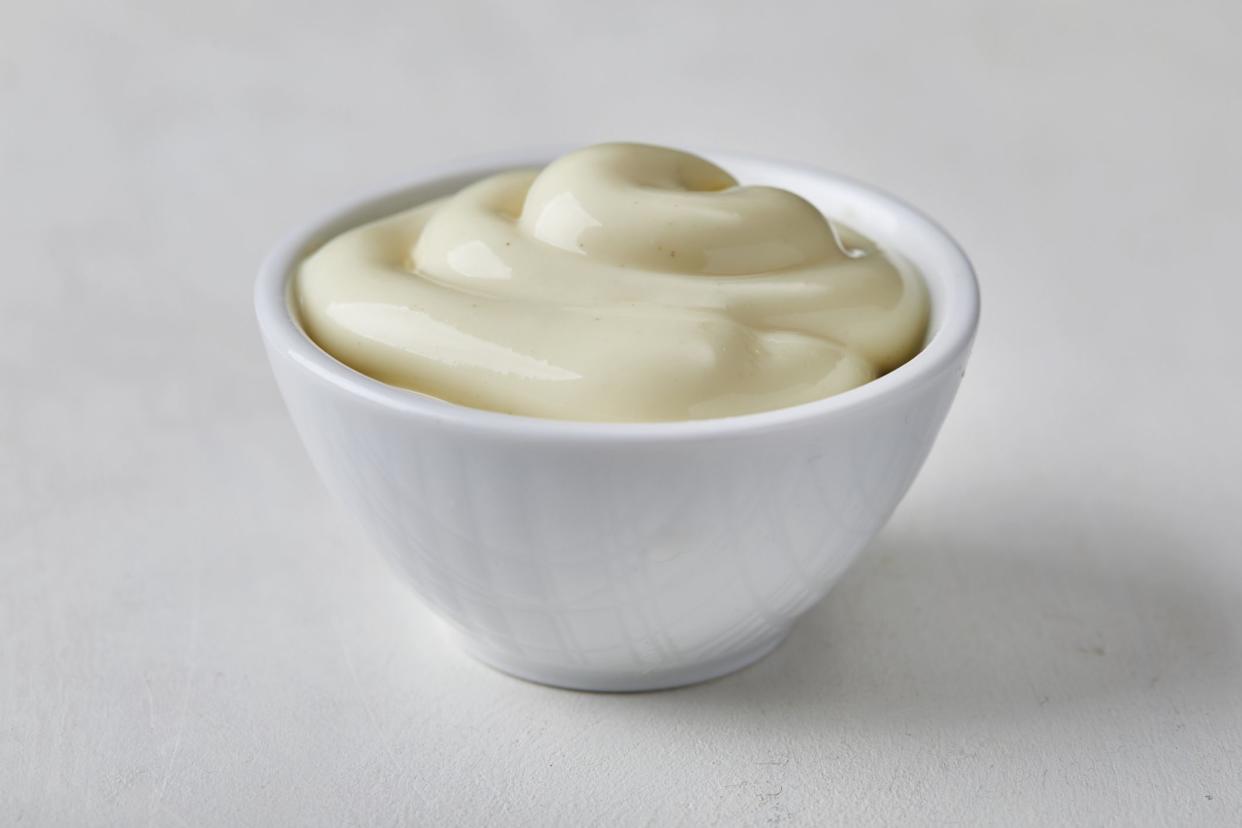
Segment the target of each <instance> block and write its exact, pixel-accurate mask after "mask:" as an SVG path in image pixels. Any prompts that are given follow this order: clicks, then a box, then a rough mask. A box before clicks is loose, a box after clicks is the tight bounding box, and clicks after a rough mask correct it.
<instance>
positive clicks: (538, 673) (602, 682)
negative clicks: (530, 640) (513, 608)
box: [446, 625, 793, 693]
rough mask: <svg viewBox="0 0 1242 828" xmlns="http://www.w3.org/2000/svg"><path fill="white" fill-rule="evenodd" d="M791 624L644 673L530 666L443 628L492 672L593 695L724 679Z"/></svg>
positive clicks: (780, 637)
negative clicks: (696, 659) (705, 656)
mask: <svg viewBox="0 0 1242 828" xmlns="http://www.w3.org/2000/svg"><path fill="white" fill-rule="evenodd" d="M792 626H793V625H790V626H789V627H785V628H783V629H780V630H777V631H776V632H775V633H774V634H772V635H770V636H768V637H766V638H761V639H759V641H757V642H756V643H754V644H752V645H751V646H749V647H747V648H746V649H744V650H742V651H740V652H735V653H727V654H725V655H723V656H720V657H717V658H713V659H710V660H708V661H703V662H700V663H698V664H692V665H690V666H688V667H671V668H665V669H656V670H648V671H644V672H639V671H635V672H616V671H604V670H591V669H588V668H578V667H556V666H548V665H544V664H530V663H527V662H525V661H524V660H523V659H522V658H521V657H514V656H512V655H510V654H508V653H504V652H500V651H498V650H495V649H493V648H490V647H487V646H480V645H479V644H477V643H476V642H474V641H471V640H469V639H467V638H466V637H465V636H463V635H461V634H460V633H458V632H457V631H455V630H452V629H447V630H446V631H447V632H448V634H449V635H450V636H451V637H452V638H453V639H454V640H455V641H456V643H457V646H458V647H460V648H461V649H462V650H463V651H465V652H466V654H467V655H469V656H471V657H472V658H474V659H475V660H476V661H481V662H482V663H483V664H486V665H487V666H488V667H491V668H492V669H494V670H499V671H500V672H502V673H505V674H506V675H510V676H513V677H515V678H520V679H523V680H525V681H530V682H534V683H535V684H546V685H549V686H551V687H560V688H563V689H566V690H589V691H591V692H595V693H639V692H643V691H647V690H667V689H670V688H673V687H683V686H685V685H687V684H698V683H699V682H703V681H710V680H711V679H715V678H720V677H721V676H726V675H728V674H729V673H734V672H737V671H738V670H741V669H742V668H743V667H749V666H750V665H752V664H754V663H755V662H756V661H758V660H759V659H761V658H763V657H764V656H766V655H767V654H768V653H770V652H772V651H773V650H775V649H776V648H777V647H778V646H779V645H780V643H781V642H782V641H784V640H785V638H786V637H787V636H788V635H789V631H790V630H791V629H792Z"/></svg>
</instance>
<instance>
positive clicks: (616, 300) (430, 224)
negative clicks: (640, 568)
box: [295, 144, 928, 422]
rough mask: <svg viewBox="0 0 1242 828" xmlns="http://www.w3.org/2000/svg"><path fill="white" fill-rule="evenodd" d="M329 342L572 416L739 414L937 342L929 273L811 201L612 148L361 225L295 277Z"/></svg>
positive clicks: (647, 152) (466, 389)
mask: <svg viewBox="0 0 1242 828" xmlns="http://www.w3.org/2000/svg"><path fill="white" fill-rule="evenodd" d="M295 295H296V301H297V306H298V309H299V311H300V314H301V321H302V323H303V325H304V327H305V329H306V331H307V333H308V334H309V335H310V337H311V338H312V339H313V340H314V341H315V342H316V343H318V344H319V346H320V347H322V348H323V349H324V350H325V351H327V352H328V353H329V354H331V355H332V356H334V357H336V358H337V359H338V360H340V361H341V362H343V363H345V364H346V365H348V366H350V367H352V368H354V369H356V370H358V371H361V372H362V373H364V374H368V375H370V376H372V377H374V378H375V379H378V380H381V381H383V382H386V383H390V384H392V385H399V386H404V387H406V388H410V389H413V390H415V391H420V392H423V393H425V394H430V395H433V396H436V397H440V398H442V399H445V400H449V401H452V402H455V403H460V404H462V405H467V406H472V407H475V408H484V409H490V410H493V411H502V412H508V413H512V414H523V415H528V416H533V417H546V418H552V419H563V420H596V421H611V422H637V421H657V420H686V419H699V418H710V417H725V416H729V415H734V414H747V413H751V412H756V411H764V410H768V409H774V408H781V407H784V406H789V405H795V404H798V403H804V402H809V401H811V400H816V399H820V398H822V397H826V396H828V395H831V394H836V393H838V392H841V391H844V390H846V389H849V388H854V387H856V386H859V385H862V384H863V383H865V382H868V381H869V380H872V379H874V378H875V377H877V376H879V375H880V374H883V373H885V372H886V371H890V370H892V369H893V368H896V367H897V366H899V365H901V364H902V363H903V362H905V361H907V360H908V359H910V358H911V357H912V356H914V354H915V353H917V352H918V350H919V348H920V346H921V343H922V341H923V336H924V333H925V330H926V326H927V313H928V311H927V294H926V290H925V288H924V286H923V283H922V281H921V279H920V277H919V276H918V274H917V273H916V272H914V270H913V268H912V267H911V266H910V265H909V264H908V263H906V262H905V261H904V260H902V259H901V258H900V257H898V256H896V255H893V254H892V253H889V252H886V251H882V250H879V249H877V248H876V246H875V245H874V244H873V243H871V242H870V241H868V240H867V239H864V238H862V237H861V236H859V235H858V234H856V233H853V232H851V231H850V230H848V229H847V228H845V227H843V226H842V225H840V224H835V226H834V224H832V223H830V222H829V221H828V220H826V219H825V218H824V216H823V215H821V214H820V212H819V211H818V210H817V209H816V208H815V207H814V206H812V205H811V204H810V203H809V202H807V201H806V200H804V199H802V198H800V197H798V196H796V195H794V194H793V193H790V192H787V191H784V190H779V189H775V188H772V187H750V186H747V187H740V186H738V184H737V182H736V181H735V180H734V179H733V178H732V176H730V175H729V174H728V173H727V172H725V171H724V170H722V169H720V168H719V167H717V166H715V165H714V164H712V163H710V162H708V161H706V160H704V159H702V158H698V157H696V156H694V155H690V154H688V153H684V152H679V151H677V150H672V149H665V148H662V147H654V146H647V145H641V144H602V145H599V146H594V147H588V148H586V149H582V150H579V151H577V152H573V153H570V154H569V155H566V156H564V157H562V158H561V159H559V160H557V161H555V162H554V163H552V164H550V165H548V166H547V167H545V168H544V169H543V170H514V171H512V172H505V173H501V174H499V175H494V176H492V177H490V178H486V179H484V180H482V181H479V182H477V183H475V184H473V185H471V186H469V187H466V188H465V189H464V190H462V191H461V192H459V193H457V194H456V195H454V196H451V197H449V198H446V199H441V200H439V201H433V202H431V203H428V204H424V205H421V206H419V207H415V208H413V209H411V210H407V211H405V212H402V213H398V214H397V215H394V216H390V217H388V218H385V219H381V220H379V221H376V222H373V223H371V224H367V225H364V226H362V227H357V228H355V229H353V230H350V231H348V232H346V233H343V234H341V235H340V236H338V237H336V238H334V239H332V240H331V241H329V242H328V243H327V244H325V245H324V246H323V247H322V248H320V249H319V250H317V251H316V252H315V253H313V254H312V255H311V256H309V257H308V258H307V259H306V260H305V261H304V262H303V263H302V266H301V268H300V271H299V273H298V276H297V281H296V285H295Z"/></svg>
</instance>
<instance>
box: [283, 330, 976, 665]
mask: <svg viewBox="0 0 1242 828" xmlns="http://www.w3.org/2000/svg"><path fill="white" fill-rule="evenodd" d="M269 355H270V357H271V360H272V364H273V366H274V368H275V373H276V377H277V380H278V383H279V385H280V388H281V391H282V393H283V395H284V398H285V400H286V402H287V404H288V407H289V410H290V412H291V413H292V416H293V420H294V423H295V424H296V426H297V429H298V431H299V433H300V434H301V436H302V439H303V441H304V442H305V444H306V447H307V449H308V451H309V453H310V455H311V457H312V459H313V461H314V463H315V465H316V467H317V468H318V470H319V472H320V474H321V475H322V477H323V479H324V481H325V482H326V483H327V485H328V487H329V488H330V489H331V490H332V492H333V493H334V494H335V495H336V497H338V498H339V499H340V500H341V501H342V502H343V503H344V504H345V505H346V506H347V508H348V509H349V510H350V511H351V512H353V513H354V514H355V515H356V516H357V517H358V518H359V519H360V522H361V525H362V526H363V527H364V529H365V530H366V531H367V532H368V534H370V536H371V537H372V538H373V540H374V541H375V543H376V544H377V545H378V546H379V547H380V548H381V549H382V550H383V551H384V552H385V553H386V554H387V555H388V556H389V557H390V558H391V560H392V561H393V562H394V563H395V564H396V565H397V566H398V567H399V569H400V570H401V571H403V572H404V573H406V574H407V575H408V577H409V580H410V583H411V584H413V586H414V589H415V590H416V591H417V592H418V593H419V595H421V596H422V598H423V599H424V600H425V601H426V602H427V603H428V604H429V605H430V606H431V607H432V608H433V609H434V610H435V611H436V612H437V613H438V614H439V615H440V616H441V617H442V618H443V619H444V620H446V621H447V622H448V623H449V624H451V625H452V626H453V627H455V628H457V629H458V630H459V631H460V632H461V633H462V634H463V635H464V636H466V637H467V638H468V639H469V640H471V641H472V642H473V644H474V646H475V648H476V649H477V650H478V651H480V652H483V653H491V654H492V660H495V661H501V662H508V663H517V664H521V665H523V667H522V669H523V670H525V672H526V673H527V674H529V675H535V676H539V675H543V674H545V673H546V674H557V675H559V674H562V673H564V672H565V671H567V670H568V671H570V672H571V673H572V674H573V675H574V676H575V678H574V682H575V683H577V684H579V685H591V684H600V685H601V686H603V685H607V684H608V683H609V679H610V677H615V676H619V675H625V674H633V673H643V674H652V673H660V672H663V671H672V670H681V669H685V668H686V667H688V666H691V665H694V664H696V663H708V662H712V661H718V660H719V659H721V658H722V657H727V656H728V655H729V654H730V653H732V652H741V651H744V650H747V649H749V648H752V647H754V646H755V645H756V644H757V643H761V642H762V641H763V640H765V639H770V638H771V637H772V636H774V635H779V634H783V631H784V630H785V629H786V628H787V627H788V626H789V625H790V624H791V623H792V621H793V620H794V619H795V618H796V617H797V616H798V615H799V614H801V613H802V612H804V611H806V610H807V609H808V608H809V607H810V606H811V605H813V604H814V603H815V602H816V601H818V600H819V599H820V598H821V597H822V596H823V595H824V594H825V593H826V592H827V590H828V589H829V587H831V586H832V584H833V583H834V582H835V581H836V580H837V578H838V577H839V576H840V575H841V573H842V572H843V571H844V570H845V568H846V567H847V566H848V565H849V564H850V562H851V561H852V560H853V559H854V557H855V556H856V555H857V554H858V552H859V551H860V550H861V549H862V547H863V546H864V545H865V544H866V543H867V542H868V541H869V540H870V539H871V537H872V536H873V535H874V534H875V533H876V532H877V531H878V530H879V528H880V527H881V525H882V524H883V523H884V522H885V521H886V520H887V519H888V517H889V515H890V514H891V513H892V511H893V509H894V508H895V507H896V505H897V503H898V501H899V500H900V499H901V497H902V495H903V494H904V493H905V492H906V490H907V488H908V487H909V485H910V483H911V482H912V481H913V480H914V477H915V475H916V474H917V472H918V470H919V468H920V466H921V465H922V463H923V461H924V459H925V458H926V457H927V454H928V452H929V451H930V449H931V446H932V443H933V441H934V440H935V436H936V433H937V431H938V430H939V428H940V425H941V423H942V422H943V420H944V418H945V415H946V413H947V411H948V408H949V405H950V403H951V402H952V399H953V396H954V394H955V392H956V390H957V386H958V383H959V380H960V378H961V375H962V370H963V368H964V363H965V359H966V354H965V353H963V354H962V355H961V358H960V360H959V361H958V362H957V363H956V364H953V365H951V366H950V367H949V368H948V369H947V370H944V371H942V372H941V373H940V374H939V375H937V376H936V377H935V378H934V380H933V381H931V382H926V383H922V384H921V385H919V386H918V387H916V388H913V389H910V390H908V391H903V393H900V394H894V395H892V396H891V398H890V399H888V400H886V401H885V403H884V404H882V405H874V406H870V407H868V408H866V409H865V410H859V411H846V412H841V413H840V414H838V415H836V416H831V417H824V418H818V419H812V420H808V421H804V422H799V423H794V424H789V425H785V426H782V427H779V428H774V429H769V430H764V431H758V432H753V433H751V432H744V433H737V434H732V435H723V436H717V437H712V438H710V439H701V440H688V441H661V442H653V443H647V444H644V443H641V442H633V441H618V442H611V443H610V442H606V441H605V442H599V443H580V442H566V443H556V442H553V441H542V440H540V441H526V440H522V439H520V438H516V439H506V438H504V437H503V436H488V435H480V434H479V433H477V432H473V431H470V430H463V429H460V428H456V427H454V426H453V425H452V424H449V423H445V422H444V421H441V420H438V419H435V418H428V417H424V418H415V417H411V416H410V415H409V414H408V413H403V412H400V411H397V410H393V409H391V408H389V407H387V406H383V405H381V404H377V403H375V402H372V401H370V400H368V399H366V398H364V397H361V396H358V395H349V394H344V393H342V392H341V391H340V389H338V388H336V387H335V386H333V385H331V384H330V383H327V382H325V381H323V380H321V379H320V378H319V377H318V376H317V375H315V374H314V373H312V372H310V371H308V370H306V369H305V367H303V366H302V365H301V364H299V363H298V362H297V361H296V360H295V359H293V358H292V357H291V356H289V355H288V354H286V353H283V352H279V351H275V350H272V351H271V352H270V354H269Z"/></svg>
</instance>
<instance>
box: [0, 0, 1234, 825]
mask: <svg viewBox="0 0 1242 828" xmlns="http://www.w3.org/2000/svg"><path fill="white" fill-rule="evenodd" d="M312 5H314V4H302V3H294V2H287V3H260V4H252V3H249V2H241V1H240V0H236V1H235V2H201V3H197V4H190V3H160V2H137V1H136V0H135V2H111V1H109V2H102V3H87V2H80V3H76V4H73V5H64V4H61V3H17V2H9V3H6V4H5V5H4V6H3V10H2V11H0V255H2V256H3V261H4V275H3V277H2V279H3V281H2V282H0V284H2V285H3V289H2V291H0V297H2V298H0V823H4V824H18V825H121V824H131V825H132V824H141V823H148V824H156V825H174V826H176V825H279V824H289V825H292V824H298V825H325V826H337V825H352V824H359V825H372V824H384V825H386V824H395V823H410V822H418V823H421V824H426V825H440V824H475V825H477V824H483V823H491V824H496V825H548V824H564V825H573V826H585V825H593V824H600V825H612V824H618V825H641V824H655V825H667V824H672V825H676V824H685V825H713V824H725V825H733V824H751V825H765V824H792V825H819V824H828V823H838V822H840V823H850V824H856V825H857V824H882V823H887V824H894V823H909V824H920V823H946V822H970V823H992V824H1003V825H1036V824H1045V825H1051V824H1063V823H1077V824H1091V825H1109V824H1116V825H1135V824H1177V825H1190V824H1203V825H1211V824H1238V823H1239V822H1240V821H1242V655H1240V652H1242V554H1239V553H1240V552H1242V549H1240V547H1239V535H1240V532H1239V530H1240V529H1242V480H1240V478H1242V433H1240V432H1242V429H1240V426H1242V368H1240V367H1239V366H1240V365H1242V334H1240V333H1239V323H1238V321H1237V320H1238V318H1239V313H1240V312H1242V311H1240V309H1242V266H1240V262H1242V256H1240V247H1239V240H1240V238H1242V236H1240V234H1242V152H1240V150H1239V147H1240V146H1242V50H1240V49H1239V48H1238V45H1237V43H1238V37H1239V34H1240V33H1242V11H1240V8H1242V7H1239V5H1238V4H1236V3H1227V2H1219V3H1194V4H1186V3H1167V4H1164V5H1163V8H1161V7H1159V6H1155V5H1154V4H1135V3H1128V2H1111V3H1104V2H1099V3H1069V2H1067V3H1051V4H1043V6H1042V7H1041V8H1040V9H1038V10H1037V9H1035V8H1034V7H1033V6H1034V4H1032V8H1027V9H1023V8H1020V7H1019V6H1017V5H1006V6H1005V7H1004V8H1003V9H1002V6H1001V4H995V3H991V2H983V1H982V0H981V1H980V2H977V3H961V2H956V3H949V4H942V3H934V4H933V3H919V2H908V3H904V4H901V5H900V6H892V5H890V4H874V5H872V4H864V3H855V4H851V5H850V6H841V7H838V8H834V9H829V8H828V7H827V6H826V5H824V6H822V7H821V6H820V5H819V4H811V3H808V4H805V6H804V7H802V8H801V10H800V11H796V12H795V11H792V10H791V11H788V12H782V11H777V10H776V9H775V8H774V7H771V6H769V4H764V3H748V4H740V3H739V4H732V3H721V2H702V3H698V4H686V5H682V4H668V7H667V8H662V9H660V10H655V8H654V7H652V9H651V10H649V11H643V10H641V9H640V8H639V7H638V6H634V5H632V4H629V3H610V4H568V3H566V4H564V5H563V6H556V5H553V4H548V3H544V2H536V3H529V2H527V3H521V4H518V3H514V4H499V3H498V4H495V5H494V6H492V7H484V6H482V5H476V4H473V3H457V4H452V3H447V2H446V3H443V4H439V5H435V6H432V5H430V4H416V3H410V2H404V3H395V2H394V3H390V4H378V3H349V4H337V7H336V8H335V9H334V10H327V11H317V10H313V9H312V8H311V6H312ZM881 6H883V8H880V7H881ZM791 8H792V7H791ZM622 138H636V139H644V140H652V141H658V142H665V143H671V144H674V145H676V144H685V145H700V146H702V145H709V146H718V147H724V148H736V149H741V150H748V151H752V152H758V153H764V154H768V155H773V156H778V157H786V158H792V159H798V160H802V161H807V162H811V163H814V164H817V165H821V166H826V167H830V168H834V169H838V170H841V171H844V172H847V173H849V174H852V175H855V176H857V177H860V178H863V179H866V180H869V181H872V182H874V183H876V184H879V185H881V186H883V187H885V188H887V189H889V190H891V191H893V192H896V193H898V194H900V195H902V196H904V197H906V198H908V199H909V200H911V201H913V202H914V203H916V204H918V205H920V206H921V207H923V208H924V209H925V210H927V211H928V212H930V213H931V214H933V215H935V216H936V217H938V218H939V219H940V220H941V221H942V222H943V223H944V224H945V225H946V226H947V227H948V228H950V230H951V231H952V232H954V233H955V234H956V235H957V236H958V238H959V239H960V240H961V242H962V243H963V245H964V246H965V247H966V249H967V250H968V251H969V252H970V253H971V254H972V256H973V258H974V260H975V263H976V265H977V267H978V270H979V273H980V277H981V280H982V283H983V288H984V322H983V326H982V329H981V332H980V336H979V339H978V343H977V347H976V350H975V356H974V361H973V363H972V366H971V370H970V372H969V373H968V375H967V377H966V382H965V384H964V385H963V387H962V391H961V394H960V396H959V397H958V401H957V404H956V406H955V408H954V410H953V411H952V412H951V414H950V416H949V420H948V423H947V425H946V426H945V428H944V431H943V434H942V436H941V439H940V442H939V444H938V446H937V448H936V450H935V451H934V452H933V455H932V457H931V459H930V461H929V462H928V464H927V466H926V468H925V470H924V472H923V474H922V476H921V477H920V479H919V481H918V482H917V483H916V485H915V486H914V488H913V490H912V491H911V492H910V494H909V497H908V498H907V499H906V501H905V503H904V504H903V505H902V507H901V508H900V509H899V511H898V514H897V516H896V517H895V518H894V520H893V521H892V523H891V524H890V526H889V527H888V528H887V529H886V530H885V531H884V532H883V533H882V534H881V536H880V537H879V538H878V539H877V540H876V542H875V543H874V544H873V546H872V548H871V549H870V550H869V551H868V552H867V553H865V554H864V556H863V557H862V558H861V559H860V560H859V561H858V563H857V564H856V565H855V566H854V568H853V569H852V570H851V571H850V573H849V574H848V575H847V577H846V578H845V580H844V581H843V582H842V583H841V584H840V585H839V586H838V587H837V588H836V590H835V591H834V592H833V593H832V594H831V595H830V596H829V598H828V599H827V600H826V601H825V602H824V603H823V604H822V605H820V606H819V607H818V608H816V609H815V610H814V611H812V612H811V613H810V614H809V615H808V616H807V617H806V618H805V619H804V620H803V621H802V622H801V623H800V624H799V626H798V627H797V628H796V631H795V632H794V634H793V636H792V638H791V639H790V640H789V641H788V642H787V643H786V644H785V645H784V646H782V647H781V648H780V649H779V650H778V651H777V652H775V653H774V654H773V655H772V656H770V657H769V658H767V659H766V660H765V661H763V662H761V663H760V664H759V665H757V666H755V667H753V668H751V669H749V670H746V671H744V672H742V673H740V674H737V675H734V676H732V677H729V678H727V679H724V680H721V681H717V682H713V683H710V684H707V685H703V686H699V687H694V688H690V689H686V690H681V691H675V692H667V693H660V694H653V695H638V696H607V695H587V694H579V693H571V692H564V691H556V690H550V689H546V688H542V687H537V686H533V685H529V684H524V683H522V682H519V681H516V680H513V679H509V678H507V677H504V676H502V675H499V674H496V673H493V672H491V671H489V670H488V669H486V668H484V667H481V666H479V665H477V664H475V663H473V662H471V661H469V660H468V659H467V658H466V657H465V656H462V655H460V654H458V653H457V652H455V651H453V650H451V649H449V648H448V647H446V646H445V645H444V644H443V643H442V642H441V640H440V637H439V633H438V631H437V629H436V627H434V626H433V625H432V623H430V620H429V618H428V617H427V616H426V614H425V613H424V612H423V611H422V610H421V609H419V608H418V607H417V606H416V604H415V603H414V601H413V599H412V598H411V597H410V596H409V594H408V593H407V591H406V590H405V588H404V587H402V586H401V585H400V584H399V583H398V582H397V581H396V580H395V579H394V578H393V577H392V576H390V574H389V572H388V570H387V569H386V567H385V565H384V564H383V563H382V561H381V560H380V559H379V557H378V556H377V555H376V554H374V553H373V552H372V551H371V550H369V549H368V548H366V547H365V546H364V545H361V544H359V543H358V542H356V540H355V539H354V535H353V530H352V529H351V527H350V524H349V522H348V520H347V519H346V517H345V516H343V515H342V514H341V513H340V512H339V511H337V510H336V509H335V507H334V506H332V504H331V503H330V502H329V500H328V498H327V496H326V494H325V493H324V491H323V490H322V488H321V486H320V484H319V482H318V481H317V480H316V478H315V477H314V475H313V473H312V471H311V468H310V465H309V464H308V461H307V459H306V457H305V456H304V454H303V451H302V448H301V446H300V445H299V444H298V442H297V439H296V437H295V436H294V433H293V430H292V428H291V427H290V424H289V421H288V419H287V417H286V414H285V411H284V409H283V407H282V405H281V402H280V400H279V398H278V397H277V394H276V390H275V388H274V386H273V383H272V381H271V378H270V376H269V373H268V368H267V365H266V364H265V362H264V359H263V356H262V354H261V352H260V346H259V341H258V337H257V334H256V332H255V326H254V324H253V320H252V315H251V309H250V289H251V281H252V277H253V273H254V271H255V268H256V265H257V263H258V262H259V260H260V258H261V257H262V256H263V254H264V252H265V250H266V248H267V247H268V246H269V245H270V244H271V243H272V242H273V240H274V239H275V238H276V237H277V236H278V235H279V234H281V233H282V232H283V231H285V230H286V229H288V228H289V227H291V226H292V225H293V224H295V223H297V222H299V221H302V220H304V219H306V218H308V217H310V216H311V215H313V214H315V213H317V212H318V211H320V210H321V209H323V208H325V207H328V206H331V205H332V204H334V203H335V202H337V201H338V200H341V199H343V198H346V197H350V196H352V195H355V194H357V193H359V192H361V191H365V190H367V189H369V188H372V187H375V186H379V185H382V184H385V183H386V182H388V181H390V180H392V179H394V178H396V177H399V176H401V175H403V174H404V173H406V172H409V171H411V170H412V169H414V168H416V167H417V166H418V165H419V164H420V163H422V162H424V161H427V160H438V159H441V158H444V157H446V156H450V155H462V154H470V153H476V152H484V151H488V150H493V149H499V148H506V147H512V146H518V145H531V144H547V143H549V142H570V143H577V142H583V143H585V142H589V141H594V140H604V139H622Z"/></svg>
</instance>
